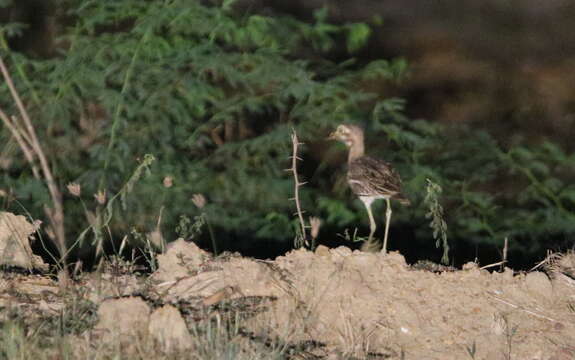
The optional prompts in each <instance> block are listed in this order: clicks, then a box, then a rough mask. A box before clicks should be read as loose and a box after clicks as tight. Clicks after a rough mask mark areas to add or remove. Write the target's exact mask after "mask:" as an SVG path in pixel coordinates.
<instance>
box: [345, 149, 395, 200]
mask: <svg viewBox="0 0 575 360" xmlns="http://www.w3.org/2000/svg"><path fill="white" fill-rule="evenodd" d="M347 181H348V183H349V185H350V187H351V189H352V191H353V192H354V193H355V194H356V195H359V196H362V195H363V196H374V195H383V196H394V195H397V194H399V193H401V178H400V177H399V174H398V173H397V172H396V171H395V170H394V169H393V168H392V167H391V165H390V164H388V163H386V162H385V161H383V160H379V159H374V158H371V157H368V156H362V157H360V158H359V159H356V160H355V161H353V162H352V163H351V164H349V170H348V173H347Z"/></svg>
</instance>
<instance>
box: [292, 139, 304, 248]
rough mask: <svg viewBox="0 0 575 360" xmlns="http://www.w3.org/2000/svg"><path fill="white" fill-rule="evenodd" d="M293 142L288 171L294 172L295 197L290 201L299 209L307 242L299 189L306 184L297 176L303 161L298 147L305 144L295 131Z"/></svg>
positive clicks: (299, 216)
mask: <svg viewBox="0 0 575 360" xmlns="http://www.w3.org/2000/svg"><path fill="white" fill-rule="evenodd" d="M291 142H292V156H291V168H290V169H288V171H291V172H292V174H293V178H294V197H293V198H292V199H290V200H293V201H295V205H296V209H297V215H298V218H299V223H300V226H301V236H302V239H303V241H306V230H305V229H306V226H305V220H304V218H303V211H302V210H301V205H300V202H299V188H300V186H303V185H305V182H299V178H298V174H297V161H298V160H301V159H300V158H299V157H298V156H297V150H298V147H299V146H300V145H303V143H300V142H299V140H298V137H297V133H296V131H295V129H293V130H292V134H291Z"/></svg>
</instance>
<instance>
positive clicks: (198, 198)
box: [192, 194, 206, 209]
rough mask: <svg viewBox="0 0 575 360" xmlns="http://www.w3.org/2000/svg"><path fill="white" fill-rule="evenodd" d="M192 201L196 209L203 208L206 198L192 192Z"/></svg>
mask: <svg viewBox="0 0 575 360" xmlns="http://www.w3.org/2000/svg"><path fill="white" fill-rule="evenodd" d="M192 202H193V203H194V205H196V207H197V208H198V209H203V208H204V206H206V198H205V197H204V195H202V194H194V195H193V196H192Z"/></svg>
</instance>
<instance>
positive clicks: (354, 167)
mask: <svg viewBox="0 0 575 360" xmlns="http://www.w3.org/2000/svg"><path fill="white" fill-rule="evenodd" d="M330 139H335V140H339V141H341V142H343V143H344V144H345V145H346V146H347V147H348V149H349V155H348V167H349V168H348V171H347V182H348V184H349V186H350V188H351V190H352V191H353V193H354V194H356V195H357V196H358V197H359V199H360V200H361V201H362V202H363V203H364V205H365V207H366V209H367V213H368V215H369V222H370V230H371V232H370V234H369V240H368V244H372V238H373V234H374V232H375V229H376V224H375V220H374V219H373V214H372V212H371V204H372V203H373V201H375V200H377V199H385V200H386V201H387V212H386V223H385V224H386V225H385V237H384V242H383V252H386V251H387V235H388V233H389V221H390V218H391V205H390V201H389V200H390V199H396V200H398V201H399V202H400V203H402V204H404V205H409V200H408V199H407V198H406V197H405V196H404V195H403V194H402V192H401V178H400V177H399V174H398V173H397V172H396V171H395V170H394V169H393V168H392V167H391V165H390V164H388V163H387V162H385V161H383V160H379V159H375V158H372V157H369V156H366V155H364V152H365V149H364V135H363V130H362V129H361V128H360V127H358V126H355V125H348V124H342V125H339V126H338V127H337V129H336V131H335V132H333V133H332V134H331V135H330Z"/></svg>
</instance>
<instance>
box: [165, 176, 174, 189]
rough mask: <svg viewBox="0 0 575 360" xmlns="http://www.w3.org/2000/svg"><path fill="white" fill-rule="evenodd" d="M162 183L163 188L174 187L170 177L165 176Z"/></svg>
mask: <svg viewBox="0 0 575 360" xmlns="http://www.w3.org/2000/svg"><path fill="white" fill-rule="evenodd" d="M163 183H164V187H165V188H168V189H169V188H171V187H172V186H173V185H174V178H173V177H171V176H166V177H165V178H164V181H163Z"/></svg>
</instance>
